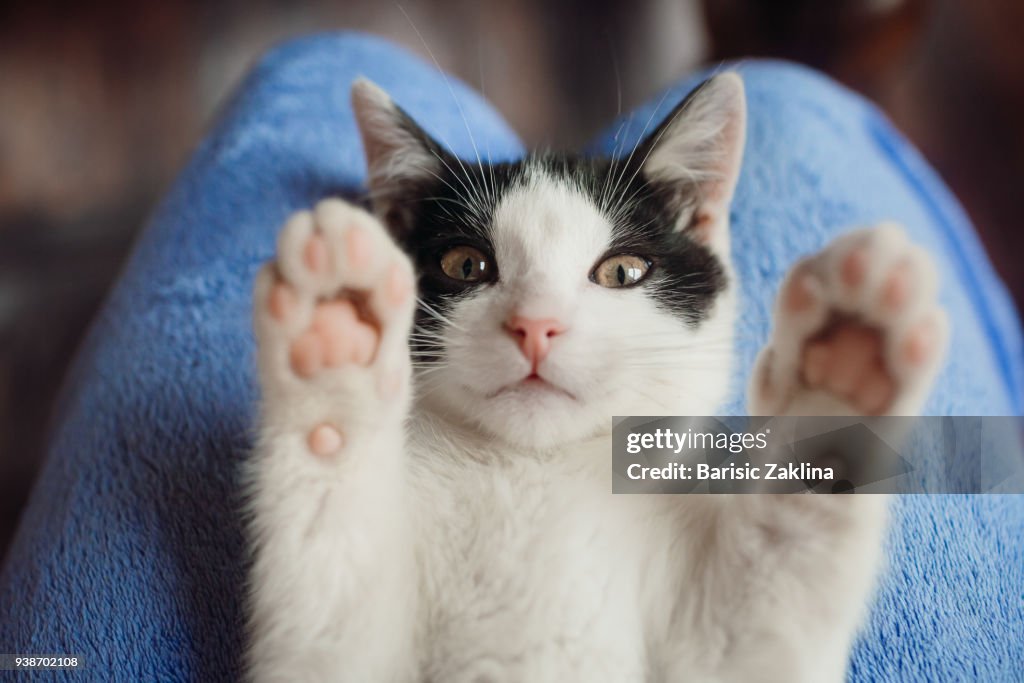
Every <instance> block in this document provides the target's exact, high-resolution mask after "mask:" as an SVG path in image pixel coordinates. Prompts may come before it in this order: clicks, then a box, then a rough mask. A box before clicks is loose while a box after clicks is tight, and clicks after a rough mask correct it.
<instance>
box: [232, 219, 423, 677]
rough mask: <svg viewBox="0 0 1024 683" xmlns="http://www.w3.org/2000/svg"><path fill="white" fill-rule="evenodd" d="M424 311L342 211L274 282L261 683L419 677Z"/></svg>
mask: <svg viewBox="0 0 1024 683" xmlns="http://www.w3.org/2000/svg"><path fill="white" fill-rule="evenodd" d="M414 305H415V292H414V280H413V274H412V267H411V264H410V262H409V260H408V258H407V257H406V256H405V255H404V254H403V253H401V251H399V249H398V248H397V246H396V245H395V244H394V243H393V242H392V240H391V238H390V237H389V236H388V235H387V233H386V232H385V229H384V227H383V226H382V225H381V224H380V223H379V222H378V221H377V220H376V219H375V218H373V217H372V216H370V215H369V214H368V213H366V212H364V211H363V210H361V209H359V208H357V207H354V206H351V205H349V204H347V203H345V202H342V201H340V200H325V201H323V202H321V203H320V204H319V205H318V206H317V207H316V209H315V210H314V211H312V212H310V211H304V212H300V213H297V214H295V215H294V216H293V217H292V218H291V219H290V220H289V221H288V222H287V224H286V225H285V227H284V229H283V230H282V232H281V234H280V238H279V241H278V253H277V259H276V261H275V262H272V263H269V264H267V265H266V266H265V267H264V268H263V270H262V271H261V272H260V274H259V276H258V279H257V283H256V290H255V295H254V308H255V327H256V334H257V341H258V346H259V353H258V361H259V372H260V382H261V389H262V411H261V423H260V425H259V434H258V442H257V447H256V452H255V453H254V457H253V460H252V462H251V467H250V472H249V474H250V476H251V481H250V486H251V488H250V493H251V500H250V506H251V507H250V510H249V512H250V523H249V532H250V533H249V538H250V544H251V546H252V550H253V558H252V568H251V571H250V607H249V629H250V637H249V644H248V653H247V666H248V672H249V677H250V678H251V679H252V680H257V681H270V680H275V681H276V680H281V681H296V680H309V681H313V680H338V681H394V680H407V679H408V678H409V677H410V676H409V674H410V671H411V667H412V658H413V632H412V629H413V624H414V622H415V617H414V613H415V610H416V605H415V586H416V579H415V576H414V575H413V563H412V550H411V542H410V535H409V511H408V509H407V501H408V496H407V495H406V489H405V483H404V479H403V476H404V475H403V467H404V461H405V457H404V456H405V450H404V449H405V442H404V435H403V424H404V420H405V417H406V414H407V411H408V406H409V394H410V386H409V384H410V363H409V349H408V338H409V330H410V326H411V321H412V314H413V309H414Z"/></svg>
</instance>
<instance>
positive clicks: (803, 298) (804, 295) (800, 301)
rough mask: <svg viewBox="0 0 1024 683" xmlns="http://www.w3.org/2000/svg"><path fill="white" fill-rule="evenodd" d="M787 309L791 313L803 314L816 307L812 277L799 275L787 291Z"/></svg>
mask: <svg viewBox="0 0 1024 683" xmlns="http://www.w3.org/2000/svg"><path fill="white" fill-rule="evenodd" d="M785 301H786V308H787V309H788V310H789V311H790V312H791V313H803V312H805V311H808V310H810V308H811V307H812V306H813V305H814V294H813V293H812V290H811V277H810V276H809V275H797V276H796V277H794V278H793V281H792V282H791V283H790V285H789V288H788V289H787V290H786V297H785Z"/></svg>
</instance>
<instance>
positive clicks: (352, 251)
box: [345, 227, 373, 271]
mask: <svg viewBox="0 0 1024 683" xmlns="http://www.w3.org/2000/svg"><path fill="white" fill-rule="evenodd" d="M345 247H346V252H347V256H348V265H349V267H350V268H351V269H352V270H356V271H365V270H366V269H367V268H369V267H370V261H371V259H372V257H373V247H372V245H371V244H370V236H369V235H367V234H366V231H365V230H363V229H362V228H359V227H354V228H352V229H351V230H349V231H348V233H347V234H346V235H345Z"/></svg>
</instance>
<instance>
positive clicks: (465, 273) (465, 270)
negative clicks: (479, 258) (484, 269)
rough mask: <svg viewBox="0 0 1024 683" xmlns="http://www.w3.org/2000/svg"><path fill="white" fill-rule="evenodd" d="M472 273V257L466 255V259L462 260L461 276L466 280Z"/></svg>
mask: <svg viewBox="0 0 1024 683" xmlns="http://www.w3.org/2000/svg"><path fill="white" fill-rule="evenodd" d="M472 273H473V259H471V258H468V257H467V258H466V260H465V261H463V262H462V277H464V278H466V279H467V280H468V279H469V276H470V275H471V274H472Z"/></svg>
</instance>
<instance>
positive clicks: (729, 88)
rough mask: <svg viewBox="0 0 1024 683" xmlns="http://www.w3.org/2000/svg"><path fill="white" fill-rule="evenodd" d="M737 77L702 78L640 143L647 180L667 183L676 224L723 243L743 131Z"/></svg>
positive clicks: (742, 100)
mask: <svg viewBox="0 0 1024 683" xmlns="http://www.w3.org/2000/svg"><path fill="white" fill-rule="evenodd" d="M746 123H747V105H746V98H745V97H744V93H743V81H742V80H741V79H740V77H739V75H737V74H736V73H734V72H727V73H724V74H721V75H718V76H715V77H714V78H711V79H709V80H707V81H704V83H702V84H701V85H700V86H698V87H697V88H696V89H695V90H694V91H693V92H692V93H690V95H689V96H688V97H687V98H686V99H685V100H683V101H682V102H681V103H680V104H679V105H678V106H677V107H676V108H675V109H674V110H673V111H672V113H671V114H669V115H668V117H667V118H666V119H665V121H664V122H663V123H662V124H661V126H660V127H659V128H658V129H657V130H656V131H654V133H652V134H651V135H650V136H649V137H648V139H647V140H646V141H645V143H644V145H643V146H642V148H641V152H643V154H642V155H640V154H638V155H637V158H639V159H643V160H644V161H643V172H644V175H645V177H646V178H647V179H648V180H649V181H654V182H657V183H660V184H663V186H665V187H666V188H668V189H669V192H670V196H671V197H672V199H671V201H674V202H677V204H678V210H679V223H678V228H679V229H681V230H692V231H693V235H694V237H695V238H696V239H698V240H699V241H701V242H704V243H710V244H714V243H721V244H723V245H728V234H727V228H728V218H729V203H730V202H731V201H732V195H733V191H734V190H735V189H736V180H737V178H738V177H739V171H740V162H741V160H742V157H743V143H744V139H745V137H746Z"/></svg>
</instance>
